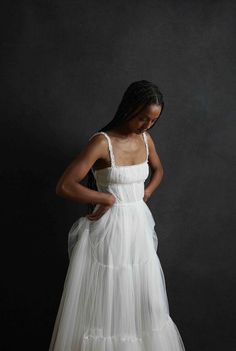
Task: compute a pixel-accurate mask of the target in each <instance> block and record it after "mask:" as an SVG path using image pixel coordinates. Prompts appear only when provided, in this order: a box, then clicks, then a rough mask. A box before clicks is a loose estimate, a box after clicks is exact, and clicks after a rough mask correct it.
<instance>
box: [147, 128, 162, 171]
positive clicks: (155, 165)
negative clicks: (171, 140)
mask: <svg viewBox="0 0 236 351" xmlns="http://www.w3.org/2000/svg"><path fill="white" fill-rule="evenodd" d="M146 136H147V143H148V148H149V165H150V167H151V168H152V169H153V170H156V169H158V170H159V171H162V172H163V167H162V164H161V160H160V158H159V155H158V154H157V151H156V147H155V144H154V141H153V138H152V137H151V135H150V134H149V133H148V132H146Z"/></svg>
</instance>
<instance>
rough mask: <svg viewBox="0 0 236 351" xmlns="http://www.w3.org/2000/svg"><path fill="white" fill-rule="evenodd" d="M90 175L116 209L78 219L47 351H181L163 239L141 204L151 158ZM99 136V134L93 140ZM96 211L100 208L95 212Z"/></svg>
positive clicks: (113, 160)
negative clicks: (165, 271)
mask: <svg viewBox="0 0 236 351" xmlns="http://www.w3.org/2000/svg"><path fill="white" fill-rule="evenodd" d="M100 133H102V134H104V136H105V137H106V139H107V141H108V147H109V152H110V156H111V167H107V168H104V169H101V170H97V171H93V172H94V175H95V178H96V182H97V187H98V190H99V191H103V192H110V193H113V194H114V196H115V197H116V202H115V204H114V205H113V206H112V207H111V208H110V209H109V210H108V211H107V212H106V213H105V214H104V215H103V216H102V217H101V218H100V219H98V220H96V221H91V220H89V219H87V218H86V217H80V218H79V219H78V220H77V221H76V222H75V223H74V224H73V225H72V227H71V229H70V231H69V234H68V255H69V258H70V262H69V267H68V271H67V275H66V278H65V282H64V288H63V293H62V297H61V301H60V305H59V309H58V313H57V316H56V320H55V324H54V330H53V334H52V338H51V342H50V346H49V351H184V350H185V348H184V344H183V341H182V338H181V336H180V333H179V331H178V329H177V326H176V325H175V323H174V322H173V320H172V319H171V317H170V314H169V305H168V299H167V293H166V285H165V278H164V274H163V271H162V267H161V263H160V261H159V258H158V255H157V249H158V238H157V233H156V231H155V222H154V219H153V216H152V214H151V212H150V209H149V207H148V206H147V204H146V203H145V202H144V201H143V196H144V182H145V180H146V179H147V177H148V173H149V166H148V147H147V140H146V135H145V133H144V135H143V137H144V142H145V147H146V150H147V158H146V160H145V161H144V162H143V163H140V164H137V165H132V166H117V165H116V164H115V159H114V153H113V149H112V144H111V140H110V138H109V136H108V135H107V134H106V133H104V132H100ZM96 134H97V133H96ZM98 206H99V205H96V207H95V209H94V212H95V211H96V209H97V208H98Z"/></svg>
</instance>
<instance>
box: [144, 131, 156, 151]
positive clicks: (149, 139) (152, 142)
mask: <svg viewBox="0 0 236 351" xmlns="http://www.w3.org/2000/svg"><path fill="white" fill-rule="evenodd" d="M145 134H146V136H147V143H148V147H149V149H153V148H154V149H155V143H154V141H153V138H152V137H151V135H150V134H149V133H148V132H145Z"/></svg>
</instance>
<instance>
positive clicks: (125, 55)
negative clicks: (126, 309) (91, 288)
mask: <svg viewBox="0 0 236 351" xmlns="http://www.w3.org/2000/svg"><path fill="white" fill-rule="evenodd" d="M1 15H2V21H1V23H2V24H3V30H2V33H3V42H2V60H3V61H2V65H1V68H2V69H3V72H2V79H1V82H2V83H3V84H4V86H3V88H4V89H3V91H2V94H1V97H2V98H3V101H2V104H1V107H2V113H1V119H2V126H3V127H4V128H1V141H2V147H1V150H2V152H3V156H2V164H3V163H4V167H2V170H1V174H2V182H1V185H2V190H3V192H2V194H4V195H3V198H2V204H3V205H4V207H3V209H4V210H5V214H4V215H3V217H2V219H3V222H5V221H6V225H7V226H6V229H4V230H3V232H2V236H1V237H2V240H3V239H6V242H3V241H2V257H4V260H3V264H4V266H3V267H4V277H3V278H4V279H2V281H3V288H2V291H3V299H2V301H3V310H2V311H3V312H2V316H3V319H4V325H5V327H6V332H5V337H6V338H5V341H3V340H2V342H1V346H2V349H4V350H16V349H21V348H22V349H24V350H25V351H26V350H30V351H32V350H34V351H37V350H40V351H42V350H47V349H48V347H49V341H50V338H51V333H52V328H53V325H54V321H55V317H56V313H57V309H58V305H59V301H60V298H61V293H62V288H63V283H64V278H65V275H66V271H67V267H68V256H67V235H68V231H69V229H70V227H71V226H72V224H73V222H74V221H75V220H76V219H77V218H78V217H80V216H82V215H84V214H85V213H86V205H82V204H79V203H75V202H71V201H68V200H65V199H62V198H59V197H58V196H56V194H55V187H56V183H57V181H58V179H59V177H60V176H61V174H62V172H63V171H64V169H65V168H66V167H67V165H68V164H69V163H70V162H71V161H72V160H73V158H74V157H76V155H77V154H78V153H79V152H80V150H81V148H82V147H83V146H84V145H85V143H86V142H87V141H88V138H89V136H90V135H92V133H94V132H95V131H96V130H98V129H100V128H101V127H102V126H104V125H105V124H106V123H107V122H108V121H110V120H111V119H112V117H113V116H114V113H115V111H116V109H117V106H118V104H119V102H120V99H121V96H122V94H123V92H124V90H125V89H126V88H127V86H128V85H129V84H130V83H131V82H132V81H135V80H140V79H147V80H151V81H153V82H154V83H156V84H157V85H158V86H159V87H160V89H161V91H162V93H163V95H164V99H165V103H166V106H165V111H164V112H163V115H162V117H161V119H160V121H159V122H158V123H157V124H156V125H155V127H154V128H153V129H152V130H151V135H152V137H153V139H154V141H155V143H156V148H157V151H158V154H159V156H160V159H161V161H162V164H163V167H164V178H163V181H162V183H161V185H160V187H159V188H158V189H157V190H156V192H155V193H154V194H153V196H152V198H151V199H150V200H149V202H148V205H149V207H150V209H151V211H152V213H153V217H154V219H155V221H156V230H157V233H158V238H159V248H158V255H159V257H160V260H161V263H162V267H163V271H164V274H165V279H166V287H167V294H168V299H169V305H170V314H171V316H172V319H173V320H174V322H175V323H176V325H177V326H178V328H179V331H180V333H181V336H182V338H183V341H184V344H185V346H186V350H189V351H190V350H191V351H200V350H201V351H209V350H214V351H216V350H220V351H222V350H227V351H233V350H235V348H236V341H235V339H234V338H233V331H234V329H235V328H234V326H235V314H234V307H235V304H234V299H233V297H234V296H235V295H234V294H235V290H234V288H235V286H233V285H234V280H235V258H234V256H235V235H234V234H235V226H234V218H235V192H234V190H235V129H234V127H235V76H236V75H235V50H234V47H233V44H234V39H235V2H234V1H230V0H224V1H170V0H168V1H167V0H166V1H139V2H138V1H112V2H108V1H87V2H85V1H70V0H67V1H66V0H65V1H42V0H40V1H39V0H38V1H18V2H11V1H9V2H7V5H6V7H5V9H4V11H3V12H2V13H1ZM3 213H4V212H2V214H3Z"/></svg>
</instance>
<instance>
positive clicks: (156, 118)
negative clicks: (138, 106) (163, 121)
mask: <svg viewBox="0 0 236 351" xmlns="http://www.w3.org/2000/svg"><path fill="white" fill-rule="evenodd" d="M144 115H145V116H146V117H148V118H150V117H149V116H148V115H147V114H146V113H144ZM157 118H158V117H156V118H154V119H157Z"/></svg>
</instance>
